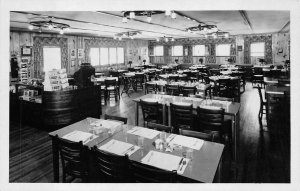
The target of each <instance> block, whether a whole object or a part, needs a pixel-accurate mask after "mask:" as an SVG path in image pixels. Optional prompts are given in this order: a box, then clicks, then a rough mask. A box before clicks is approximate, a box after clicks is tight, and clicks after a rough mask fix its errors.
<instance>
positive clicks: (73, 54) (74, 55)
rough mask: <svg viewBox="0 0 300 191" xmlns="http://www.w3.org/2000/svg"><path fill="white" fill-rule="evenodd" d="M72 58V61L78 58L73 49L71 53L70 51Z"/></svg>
mask: <svg viewBox="0 0 300 191" xmlns="http://www.w3.org/2000/svg"><path fill="white" fill-rule="evenodd" d="M70 57H71V59H75V58H76V49H71V51H70Z"/></svg>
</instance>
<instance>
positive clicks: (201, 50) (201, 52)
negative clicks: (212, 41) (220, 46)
mask: <svg viewBox="0 0 300 191" xmlns="http://www.w3.org/2000/svg"><path fill="white" fill-rule="evenodd" d="M193 56H205V46H204V45H195V46H193Z"/></svg>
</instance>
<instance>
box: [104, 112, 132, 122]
mask: <svg viewBox="0 0 300 191" xmlns="http://www.w3.org/2000/svg"><path fill="white" fill-rule="evenodd" d="M104 119H111V120H115V121H122V122H123V123H124V124H127V118H125V117H119V116H113V115H108V114H105V115H104Z"/></svg>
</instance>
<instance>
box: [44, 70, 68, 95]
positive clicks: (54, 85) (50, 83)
mask: <svg viewBox="0 0 300 191" xmlns="http://www.w3.org/2000/svg"><path fill="white" fill-rule="evenodd" d="M67 87H69V82H68V78H67V73H66V69H60V70H57V69H54V70H52V71H49V72H46V74H45V81H44V90H45V91H58V90H63V89H66V88H67Z"/></svg>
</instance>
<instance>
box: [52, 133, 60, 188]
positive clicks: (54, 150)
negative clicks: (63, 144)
mask: <svg viewBox="0 0 300 191" xmlns="http://www.w3.org/2000/svg"><path fill="white" fill-rule="evenodd" d="M52 156H53V176H54V182H56V183H57V182H59V152H58V145H57V143H56V141H55V139H54V138H52Z"/></svg>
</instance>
